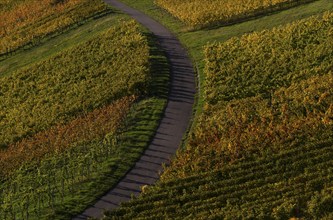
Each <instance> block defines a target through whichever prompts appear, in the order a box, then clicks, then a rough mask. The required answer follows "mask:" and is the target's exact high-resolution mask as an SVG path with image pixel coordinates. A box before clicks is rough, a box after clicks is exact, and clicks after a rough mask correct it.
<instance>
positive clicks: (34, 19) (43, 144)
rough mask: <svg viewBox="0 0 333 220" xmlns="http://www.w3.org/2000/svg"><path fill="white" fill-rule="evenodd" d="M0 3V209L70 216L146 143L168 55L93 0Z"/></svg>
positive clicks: (159, 108) (161, 97)
mask: <svg viewBox="0 0 333 220" xmlns="http://www.w3.org/2000/svg"><path fill="white" fill-rule="evenodd" d="M1 10H2V12H1V16H5V15H6V16H7V17H6V19H7V20H6V19H4V20H3V22H2V23H1V25H3V26H1V28H0V29H1V31H4V32H3V33H1V34H2V35H1V36H3V37H1V40H3V43H4V44H2V46H4V47H2V49H4V53H3V54H2V55H1V59H0V103H1V104H0V130H1V132H0V219H4V220H5V219H69V218H71V217H72V216H75V215H76V214H78V213H81V212H82V211H83V210H84V209H85V208H86V207H87V206H88V205H89V204H91V203H93V202H94V201H95V199H96V198H98V197H99V196H100V195H103V194H104V193H105V192H106V191H108V190H109V189H110V187H112V186H113V185H114V184H116V183H117V182H118V181H119V179H121V178H122V177H123V176H124V174H125V173H126V172H127V171H128V170H129V169H130V168H131V166H133V164H134V163H135V161H136V160H137V159H138V158H139V156H140V155H141V154H142V152H143V151H144V150H145V148H146V147H147V146H148V143H149V142H150V139H151V137H152V136H153V134H154V132H155V130H156V128H157V126H158V123H159V120H160V117H161V115H162V112H163V109H164V107H165V105H166V94H167V92H168V74H169V72H168V66H167V61H166V58H165V56H164V54H163V52H161V51H160V50H159V48H157V47H156V43H155V39H154V38H153V37H151V36H150V35H151V34H150V33H149V32H148V31H147V30H145V29H143V28H142V27H141V26H140V25H139V24H138V23H136V22H135V21H133V20H131V19H129V18H128V17H126V16H124V15H120V14H115V13H111V11H112V9H111V8H110V7H109V6H107V5H106V4H105V3H103V2H102V1H81V0H77V1H76V0H73V1H70V0H69V1H30V0H23V1H2V2H1ZM11 19H12V20H11ZM17 19H19V21H20V22H21V23H20V22H18V23H17V26H15V27H14V26H13V22H14V21H15V20H17ZM11 25H12V26H11ZM45 27H48V28H50V29H48V28H45ZM22 33H24V34H23V35H22ZM4 38H6V39H4ZM9 39H12V40H13V41H11V40H9ZM31 39H33V42H32V41H31ZM22 48H24V49H22ZM157 66H158V68H159V69H158V70H159V71H158V74H157V71H156V67H157Z"/></svg>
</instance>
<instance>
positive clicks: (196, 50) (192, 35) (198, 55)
mask: <svg viewBox="0 0 333 220" xmlns="http://www.w3.org/2000/svg"><path fill="white" fill-rule="evenodd" d="M122 2H124V3H126V4H128V5H129V6H132V7H134V8H137V9H139V10H141V11H143V12H144V13H146V14H147V15H149V16H151V17H153V18H154V19H156V20H157V21H159V22H161V23H162V24H164V25H165V26H166V27H168V28H169V29H170V30H172V31H173V32H174V33H175V34H176V35H177V36H178V37H179V39H180V40H181V42H182V43H183V45H184V46H185V47H187V48H188V50H189V53H190V55H191V57H192V59H193V61H194V63H195V65H196V66H197V68H198V71H199V83H200V84H201V85H200V88H204V84H205V80H204V78H205V77H204V74H203V68H204V61H203V59H204V55H203V46H205V45H206V44H207V43H208V42H224V41H226V40H228V39H230V38H232V37H235V36H241V35H243V34H245V33H250V32H254V31H261V30H263V29H270V28H273V27H276V26H279V25H283V24H286V23H290V22H292V21H295V20H299V19H302V18H306V17H309V16H311V15H314V14H318V13H321V12H323V11H326V10H330V9H333V2H332V1H330V0H319V1H316V2H313V3H309V4H305V5H301V6H298V7H296V8H292V9H288V10H286V11H282V12H276V13H273V14H271V15H269V16H264V17H260V18H258V19H254V20H250V21H246V22H243V23H240V24H235V25H231V26H226V27H220V28H217V29H212V30H199V31H188V30H187V29H188V28H187V27H186V26H184V25H183V24H182V23H181V22H180V21H178V20H177V19H175V18H174V17H172V16H171V15H170V14H168V13H167V12H166V11H165V10H163V9H161V8H159V7H157V6H155V5H154V0H142V1H135V0H122ZM202 98H203V97H202V93H201V94H200V95H199V100H198V106H197V114H200V112H201V107H202V104H203V100H202Z"/></svg>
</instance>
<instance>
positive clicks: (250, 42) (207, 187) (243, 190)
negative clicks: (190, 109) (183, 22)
mask: <svg viewBox="0 0 333 220" xmlns="http://www.w3.org/2000/svg"><path fill="white" fill-rule="evenodd" d="M332 33H333V13H332V12H326V13H323V14H321V15H318V16H313V17H310V18H307V19H303V20H299V21H296V22H293V23H291V24H287V25H284V26H280V27H276V28H273V29H272V30H265V31H262V32H254V33H250V34H246V35H243V36H241V37H235V38H232V39H230V40H228V41H226V42H224V43H213V44H208V45H207V46H206V47H205V49H204V55H205V76H206V80H205V90H204V98H205V104H204V106H203V108H204V112H203V113H202V114H201V116H200V118H199V119H198V122H197V124H196V127H195V128H194V129H193V132H192V133H191V134H190V136H189V140H188V141H187V145H186V146H185V148H184V149H183V150H180V151H179V152H178V154H177V156H176V157H175V158H174V160H173V161H172V163H171V165H170V167H167V168H166V170H165V172H164V173H163V174H162V176H161V180H160V182H159V183H158V184H156V185H155V186H153V187H148V188H145V189H143V193H142V195H141V196H140V197H139V198H138V199H134V200H132V201H130V202H128V203H124V204H123V205H122V206H121V208H119V209H118V210H116V211H114V212H112V213H107V217H106V218H105V219H118V218H121V219H136V218H137V219H141V218H144V219H166V218H167V219H169V218H170V219H223V218H224V219H291V218H300V219H332V218H333V208H332V207H333V169H332V167H333V164H332V158H333V155H332V152H333V151H332V150H333V140H332V137H333V89H332V88H333V64H332V62H331V61H332V59H333V45H332V42H331V40H330V39H332V37H333V36H332Z"/></svg>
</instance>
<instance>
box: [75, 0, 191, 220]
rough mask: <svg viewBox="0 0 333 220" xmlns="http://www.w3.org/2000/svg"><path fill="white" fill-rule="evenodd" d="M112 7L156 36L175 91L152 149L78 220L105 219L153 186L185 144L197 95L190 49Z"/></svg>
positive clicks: (144, 18)
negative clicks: (188, 51) (114, 210)
mask: <svg viewBox="0 0 333 220" xmlns="http://www.w3.org/2000/svg"><path fill="white" fill-rule="evenodd" d="M105 2H106V3H108V4H110V5H111V6H113V7H115V8H117V9H120V10H121V11H123V12H124V13H126V14H128V15H130V16H132V17H133V18H134V19H135V20H137V21H138V22H140V23H141V24H142V25H143V26H145V27H147V28H148V29H149V30H150V31H151V32H152V33H153V34H154V35H156V37H157V39H158V42H159V44H160V46H161V48H162V49H163V50H164V51H165V52H166V54H167V57H168V59H169V62H170V65H171V88H170V92H169V97H168V103H167V106H166V109H165V113H164V116H163V117H162V120H161V122H160V125H159V127H158V129H157V131H156V134H155V136H154V137H153V140H152V142H151V144H150V145H149V147H148V148H147V149H146V150H145V152H144V153H143V155H142V156H141V158H140V159H139V160H138V161H137V162H136V164H135V166H134V167H133V168H132V169H131V170H130V171H129V172H128V173H127V174H126V176H125V177H123V179H122V180H120V182H119V183H118V184H117V185H116V186H115V187H114V188H113V189H111V190H110V191H109V192H108V193H106V194H105V195H104V196H103V197H102V198H100V199H99V200H98V201H97V202H96V204H95V205H93V206H91V207H89V208H87V209H86V210H85V211H84V212H83V213H82V214H80V215H78V216H76V217H75V218H74V219H75V220H79V219H87V218H89V217H93V218H101V217H102V216H103V213H104V211H105V210H112V209H114V208H117V207H118V206H119V204H120V203H121V202H125V201H128V200H130V198H131V195H132V194H133V195H134V196H137V195H138V194H139V193H140V191H141V187H142V186H143V185H151V184H153V183H154V182H155V181H156V180H157V179H158V177H159V172H161V171H162V163H166V164H168V163H169V161H170V160H169V159H170V157H171V156H172V155H174V154H175V152H176V151H177V149H178V147H179V146H180V144H181V141H182V137H183V135H184V134H185V132H186V129H187V128H188V126H189V122H190V118H191V116H192V107H193V103H194V95H195V86H196V85H195V74H194V71H193V66H192V64H191V61H190V59H189V58H188V56H187V52H186V50H185V49H184V48H183V47H182V45H181V44H180V42H179V41H178V40H177V38H176V37H175V36H174V35H173V34H172V33H171V32H170V31H169V30H168V29H166V28H165V27H163V26H162V25H161V24H159V23H158V22H156V21H155V20H153V19H151V18H150V17H148V16H146V15H145V14H143V13H141V12H139V11H137V10H134V9H132V8H130V7H128V6H126V5H125V4H123V3H121V2H118V1H116V0H105Z"/></svg>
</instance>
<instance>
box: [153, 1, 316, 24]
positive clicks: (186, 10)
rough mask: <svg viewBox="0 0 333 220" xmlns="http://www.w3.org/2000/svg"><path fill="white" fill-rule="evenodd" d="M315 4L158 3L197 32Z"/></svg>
mask: <svg viewBox="0 0 333 220" xmlns="http://www.w3.org/2000/svg"><path fill="white" fill-rule="evenodd" d="M311 1H313V0H186V1H184V0H156V4H158V5H159V6H161V7H162V8H165V9H166V10H167V11H168V12H169V13H171V14H172V15H173V16H175V17H176V18H178V19H180V20H181V21H182V22H184V23H185V24H187V25H188V26H189V27H191V28H194V29H199V28H205V27H211V26H216V25H228V24H232V23H237V22H240V21H243V20H246V19H249V18H252V17H255V16H258V15H264V14H267V13H270V12H274V11H279V10H283V9H286V8H290V7H294V6H297V5H299V4H304V3H307V2H311Z"/></svg>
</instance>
